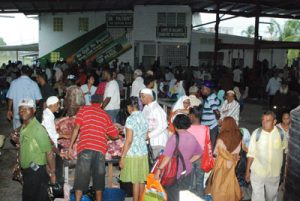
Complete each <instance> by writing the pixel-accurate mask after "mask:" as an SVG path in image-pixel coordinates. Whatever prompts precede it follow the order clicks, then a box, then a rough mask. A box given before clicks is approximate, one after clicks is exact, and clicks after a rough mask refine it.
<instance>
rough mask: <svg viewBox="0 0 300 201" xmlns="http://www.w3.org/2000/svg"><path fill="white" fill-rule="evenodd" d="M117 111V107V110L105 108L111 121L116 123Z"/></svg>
mask: <svg viewBox="0 0 300 201" xmlns="http://www.w3.org/2000/svg"><path fill="white" fill-rule="evenodd" d="M119 111H120V110H119V109H117V110H105V112H106V113H107V114H108V115H109V116H110V118H111V120H112V121H113V123H117V116H118V113H119Z"/></svg>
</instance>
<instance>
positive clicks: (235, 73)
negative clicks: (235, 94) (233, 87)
mask: <svg viewBox="0 0 300 201" xmlns="http://www.w3.org/2000/svg"><path fill="white" fill-rule="evenodd" d="M242 74H243V72H242V71H241V69H239V68H237V69H235V70H234V71H233V81H234V82H241V76H242Z"/></svg>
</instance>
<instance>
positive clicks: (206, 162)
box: [201, 132, 215, 172]
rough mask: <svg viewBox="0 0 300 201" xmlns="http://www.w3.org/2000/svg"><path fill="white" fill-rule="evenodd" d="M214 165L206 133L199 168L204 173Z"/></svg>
mask: <svg viewBox="0 0 300 201" xmlns="http://www.w3.org/2000/svg"><path fill="white" fill-rule="evenodd" d="M214 164H215V159H214V156H213V152H212V145H211V141H210V137H209V134H208V132H206V133H205V145H204V152H203V156H202V161H201V168H202V170H203V171H204V172H209V171H210V170H211V169H212V168H213V167H214Z"/></svg>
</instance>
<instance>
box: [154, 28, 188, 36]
mask: <svg viewBox="0 0 300 201" xmlns="http://www.w3.org/2000/svg"><path fill="white" fill-rule="evenodd" d="M156 36H157V37H158V38H186V37H187V28H186V26H159V27H157V28H156Z"/></svg>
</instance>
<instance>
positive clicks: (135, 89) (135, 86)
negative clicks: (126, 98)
mask: <svg viewBox="0 0 300 201" xmlns="http://www.w3.org/2000/svg"><path fill="white" fill-rule="evenodd" d="M142 75H143V72H142V71H141V70H140V69H136V70H135V71H134V73H133V78H134V81H133V83H132V86H131V93H130V96H135V97H139V94H140V91H141V90H142V89H144V88H146V86H145V85H144V79H143V78H142Z"/></svg>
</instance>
